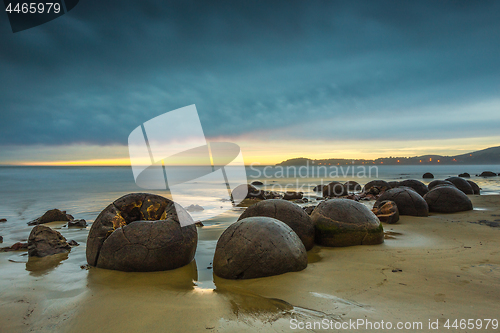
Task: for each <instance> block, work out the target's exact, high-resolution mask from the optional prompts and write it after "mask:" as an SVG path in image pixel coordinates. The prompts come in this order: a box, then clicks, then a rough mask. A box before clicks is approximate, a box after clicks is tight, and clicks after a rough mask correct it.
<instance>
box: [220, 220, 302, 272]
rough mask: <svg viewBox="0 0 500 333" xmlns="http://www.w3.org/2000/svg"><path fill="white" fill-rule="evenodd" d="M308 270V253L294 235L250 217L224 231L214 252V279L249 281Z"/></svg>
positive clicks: (280, 224)
mask: <svg viewBox="0 0 500 333" xmlns="http://www.w3.org/2000/svg"><path fill="white" fill-rule="evenodd" d="M306 267H307V252H306V249H305V247H304V244H303V243H302V241H301V240H300V238H299V237H298V236H297V234H296V233H295V232H294V231H293V230H292V229H291V228H290V227H289V226H287V225H286V224H285V223H283V222H281V221H279V220H276V219H273V218H270V217H263V216H259V217H249V218H246V219H242V220H240V221H238V222H236V223H234V224H232V225H230V226H229V228H227V229H226V230H225V231H224V232H223V233H222V235H221V236H220V238H219V240H218V242H217V247H216V249H215V255H214V261H213V268H214V273H215V275H217V276H219V277H222V278H226V279H252V278H259V277H265V276H272V275H279V274H283V273H287V272H296V271H300V270H303V269H305V268H306Z"/></svg>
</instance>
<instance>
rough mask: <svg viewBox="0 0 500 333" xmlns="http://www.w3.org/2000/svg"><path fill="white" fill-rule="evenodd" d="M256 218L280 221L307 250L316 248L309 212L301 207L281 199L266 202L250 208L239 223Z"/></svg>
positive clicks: (242, 215)
mask: <svg viewBox="0 0 500 333" xmlns="http://www.w3.org/2000/svg"><path fill="white" fill-rule="evenodd" d="M312 208H313V209H314V207H312ZM255 216H266V217H271V218H273V219H277V220H280V221H281V222H283V223H285V224H286V225H288V226H289V227H290V228H292V230H293V231H295V233H296V234H297V235H298V236H299V238H300V240H301V241H302V243H304V246H305V248H306V250H310V249H312V247H313V246H314V225H313V223H312V221H311V218H310V217H309V215H308V214H307V212H306V211H305V210H304V209H303V208H301V207H300V206H298V205H296V204H294V203H291V202H289V201H285V200H281V199H271V200H265V201H261V202H259V203H256V204H254V205H252V206H250V207H248V208H247V209H246V210H245V211H244V212H243V214H241V215H240V217H239V218H238V221H240V220H243V219H246V218H248V217H255Z"/></svg>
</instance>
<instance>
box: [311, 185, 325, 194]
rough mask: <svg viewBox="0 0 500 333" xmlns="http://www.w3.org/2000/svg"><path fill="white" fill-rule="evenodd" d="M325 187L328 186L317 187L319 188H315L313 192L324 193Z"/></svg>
mask: <svg viewBox="0 0 500 333" xmlns="http://www.w3.org/2000/svg"><path fill="white" fill-rule="evenodd" d="M325 186H326V185H317V186H314V188H313V191H314V192H323V188H324V187H325Z"/></svg>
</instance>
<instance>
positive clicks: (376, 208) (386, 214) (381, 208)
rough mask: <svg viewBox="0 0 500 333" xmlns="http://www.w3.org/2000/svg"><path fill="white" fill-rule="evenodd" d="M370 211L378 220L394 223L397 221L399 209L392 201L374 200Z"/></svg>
mask: <svg viewBox="0 0 500 333" xmlns="http://www.w3.org/2000/svg"><path fill="white" fill-rule="evenodd" d="M372 212H373V213H374V214H375V215H376V216H377V217H378V219H379V220H380V222H384V223H389V224H394V223H396V222H398V221H399V210H398V206H397V205H396V203H395V202H394V201H390V200H386V201H380V202H376V203H375V205H373V209H372Z"/></svg>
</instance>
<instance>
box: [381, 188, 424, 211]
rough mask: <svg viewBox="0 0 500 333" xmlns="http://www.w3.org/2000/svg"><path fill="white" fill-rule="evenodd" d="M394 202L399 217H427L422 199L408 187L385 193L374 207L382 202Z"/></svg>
mask: <svg viewBox="0 0 500 333" xmlns="http://www.w3.org/2000/svg"><path fill="white" fill-rule="evenodd" d="M387 200H390V201H394V202H395V203H396V206H397V207H398V210H399V214H400V215H410V216H429V207H428V206H427V202H425V200H424V198H422V196H421V195H420V194H418V193H417V192H415V190H414V189H412V188H410V187H396V188H393V189H390V190H389V191H385V192H384V194H382V195H381V196H380V197H379V198H378V199H377V201H376V202H375V205H379V204H380V203H381V202H382V201H387Z"/></svg>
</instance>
